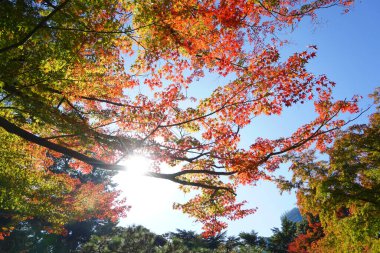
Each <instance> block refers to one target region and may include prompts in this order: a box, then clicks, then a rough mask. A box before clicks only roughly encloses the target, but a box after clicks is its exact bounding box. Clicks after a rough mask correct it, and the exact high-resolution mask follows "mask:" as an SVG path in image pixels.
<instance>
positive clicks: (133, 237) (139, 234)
mask: <svg viewBox="0 0 380 253" xmlns="http://www.w3.org/2000/svg"><path fill="white" fill-rule="evenodd" d="M165 242H166V241H165V240H164V239H163V238H162V237H159V236H157V235H155V234H154V233H152V232H150V231H149V230H148V229H146V228H144V227H142V226H133V227H128V228H118V227H116V228H115V229H114V231H113V232H112V233H111V234H108V235H106V236H102V237H100V236H96V235H95V236H92V237H91V240H90V241H89V242H88V243H86V244H85V245H84V246H83V249H82V250H81V252H104V253H107V252H110V253H111V252H112V253H113V252H115V253H116V252H136V253H145V252H159V251H157V250H158V249H159V248H160V246H162V245H163V244H164V243H165Z"/></svg>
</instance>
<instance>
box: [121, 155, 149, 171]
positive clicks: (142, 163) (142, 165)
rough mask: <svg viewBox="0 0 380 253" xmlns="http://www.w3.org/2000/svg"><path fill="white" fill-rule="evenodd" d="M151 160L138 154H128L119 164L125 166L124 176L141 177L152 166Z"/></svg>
mask: <svg viewBox="0 0 380 253" xmlns="http://www.w3.org/2000/svg"><path fill="white" fill-rule="evenodd" d="M152 163H153V161H152V160H150V159H149V158H148V157H146V156H144V155H140V154H135V155H131V156H129V157H128V158H127V159H125V160H122V161H121V162H120V163H119V164H120V165H123V166H124V167H125V169H126V170H125V173H124V174H126V175H125V176H128V177H141V176H143V175H144V174H145V173H146V172H148V171H149V170H150V168H151V167H152Z"/></svg>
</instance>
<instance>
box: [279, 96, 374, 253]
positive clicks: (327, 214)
mask: <svg viewBox="0 0 380 253" xmlns="http://www.w3.org/2000/svg"><path fill="white" fill-rule="evenodd" d="M372 96H373V97H374V98H375V102H376V103H378V101H379V97H380V96H379V92H378V90H377V91H376V92H375V93H374V94H373V95H372ZM379 109H380V107H378V108H377V109H376V111H375V113H373V114H372V115H371V116H370V121H369V123H368V124H361V125H353V126H351V127H349V128H348V129H347V130H345V131H341V132H340V133H339V134H338V136H337V138H336V140H335V142H334V145H333V147H331V148H329V149H328V150H327V151H326V154H327V155H328V156H329V161H328V162H327V161H316V159H315V153H314V152H313V151H309V152H305V153H304V154H302V155H299V156H297V157H293V159H292V162H293V165H292V171H293V173H294V175H293V178H292V180H291V181H287V180H285V179H283V178H280V179H279V180H278V182H279V185H280V187H281V189H282V190H289V189H296V191H297V199H298V206H299V207H300V209H301V211H302V212H303V213H307V212H309V213H311V214H313V215H318V217H319V219H320V222H319V221H318V222H311V223H310V224H311V225H309V227H310V231H309V232H307V233H304V234H303V235H301V236H300V237H299V238H297V239H296V240H295V242H294V244H293V246H292V247H295V248H296V250H295V251H293V252H296V251H297V249H300V248H299V247H300V246H302V247H303V248H304V252H330V251H331V252H335V251H347V252H376V251H379V249H380V244H379V237H378V236H379V231H380V219H379V217H380V213H379V212H380V209H379V207H380V174H379V171H380V170H379V166H380V156H379V155H380V153H379V147H380V135H379V134H380V131H379V130H380V129H379V126H380V124H379V123H380V113H379ZM321 234H324V236H322V235H321ZM297 245H298V246H297ZM296 246H297V247H296ZM297 252H302V251H297Z"/></svg>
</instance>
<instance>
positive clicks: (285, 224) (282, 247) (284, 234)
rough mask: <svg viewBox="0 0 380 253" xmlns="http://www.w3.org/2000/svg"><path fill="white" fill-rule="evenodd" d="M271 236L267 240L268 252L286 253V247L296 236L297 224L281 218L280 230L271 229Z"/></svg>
mask: <svg viewBox="0 0 380 253" xmlns="http://www.w3.org/2000/svg"><path fill="white" fill-rule="evenodd" d="M272 232H273V235H272V236H271V237H270V238H269V242H268V247H267V248H268V250H269V251H270V252H276V253H282V252H284V253H286V252H288V245H289V243H291V242H292V241H293V240H294V238H295V237H296V234H297V224H296V223H295V222H292V221H290V220H288V219H287V218H286V217H282V218H281V229H279V228H273V229H272Z"/></svg>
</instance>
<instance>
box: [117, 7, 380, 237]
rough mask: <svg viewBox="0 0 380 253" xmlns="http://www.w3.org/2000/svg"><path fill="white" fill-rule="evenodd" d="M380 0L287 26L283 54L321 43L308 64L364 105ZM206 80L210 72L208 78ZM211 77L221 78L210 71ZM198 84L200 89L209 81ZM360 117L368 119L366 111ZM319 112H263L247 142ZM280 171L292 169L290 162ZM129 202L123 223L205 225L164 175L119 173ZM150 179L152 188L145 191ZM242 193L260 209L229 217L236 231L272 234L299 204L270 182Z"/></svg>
mask: <svg viewBox="0 0 380 253" xmlns="http://www.w3.org/2000/svg"><path fill="white" fill-rule="evenodd" d="M379 13H380V1H376V0H372V1H371V0H367V1H362V2H359V1H357V2H356V3H355V4H354V6H353V8H352V10H351V11H350V12H349V13H348V14H344V15H343V14H342V10H341V9H339V8H330V9H324V10H321V11H319V16H318V20H317V22H316V23H312V22H310V20H304V21H303V22H302V23H301V24H300V25H299V26H298V27H297V28H296V29H295V30H294V31H293V32H291V33H290V32H282V33H281V34H279V36H280V37H281V38H286V39H288V40H289V42H290V43H289V44H288V45H286V46H285V47H284V48H283V49H282V51H281V52H282V55H283V57H286V56H287V55H289V54H291V53H292V52H296V51H301V50H304V49H305V48H306V47H307V46H308V45H316V46H317V47H318V52H317V57H316V58H315V59H314V60H312V61H311V62H310V64H309V65H308V69H309V70H310V71H311V72H313V73H315V74H316V75H318V74H326V75H327V76H328V77H329V79H330V80H332V81H334V82H336V83H337V85H336V87H335V89H334V97H335V98H337V99H344V98H351V97H352V96H353V95H356V94H357V95H362V96H363V100H362V101H361V103H360V105H361V107H362V108H365V107H366V106H368V105H369V104H370V103H371V101H370V100H369V99H368V97H367V95H368V94H369V93H371V92H372V91H373V90H374V89H375V87H378V86H380V46H379V45H380V43H379V41H380V15H379ZM206 80H207V78H206ZM210 80H211V81H217V78H214V77H210ZM204 82H206V81H203V83H199V84H196V87H198V88H197V89H198V91H199V92H203V90H202V89H203V88H202V87H205V86H207V83H204ZM368 114H369V113H367V114H366V115H364V116H362V117H361V118H360V119H359V120H358V121H357V122H358V123H359V122H366V120H367V116H368ZM313 118H314V114H313V108H312V107H311V106H309V105H305V106H302V105H296V106H293V107H292V108H290V109H287V110H285V111H284V113H283V115H282V116H280V117H273V116H271V117H261V118H259V119H258V120H257V121H255V122H254V124H255V125H254V126H251V127H247V128H246V129H244V131H243V132H242V145H243V146H244V145H249V144H250V143H252V142H253V140H254V139H255V138H256V137H257V136H262V137H269V138H276V137H280V136H287V135H289V134H290V133H291V132H292V131H294V130H296V129H297V128H298V127H299V126H301V125H302V124H304V123H306V122H308V121H310V120H311V119H313ZM278 173H284V174H288V172H287V170H286V168H284V167H283V168H282V169H280V171H279V172H278ZM117 180H118V181H119V182H120V183H121V184H122V185H124V186H123V187H122V189H123V191H124V192H125V195H126V196H127V200H128V202H129V203H130V204H131V205H132V210H131V212H130V214H129V216H128V217H127V218H126V219H124V220H123V221H122V222H121V225H130V224H141V225H144V226H145V227H147V228H149V229H151V230H152V231H154V232H156V233H165V232H168V231H173V230H175V229H176V228H180V229H188V230H196V231H197V232H200V225H199V224H195V223H194V222H193V220H192V219H190V218H188V217H187V216H186V215H183V214H182V213H180V212H179V211H174V210H172V208H171V207H172V203H173V202H175V201H179V202H183V201H184V199H185V198H186V197H185V196H184V195H183V193H181V192H180V191H179V190H177V186H176V185H175V184H174V183H171V182H163V181H162V180H160V179H154V178H143V177H140V179H136V178H133V179H132V177H128V176H126V177H119V179H117ZM147 185H149V186H150V187H149V188H150V189H152V190H149V191H146V190H145V189H146V188H147ZM238 197H239V199H242V200H243V199H245V200H247V201H248V202H249V206H251V207H258V210H257V212H256V213H255V214H253V215H250V216H249V217H246V218H245V219H243V220H239V221H234V222H230V223H229V228H228V234H229V235H236V234H238V233H240V232H242V231H251V230H252V229H254V230H255V231H256V232H258V233H259V234H260V235H261V236H270V235H271V228H273V227H279V226H280V216H281V215H282V214H283V213H284V212H286V211H288V210H290V209H292V208H293V207H295V206H296V198H295V196H294V194H288V193H284V194H283V195H280V193H279V191H278V190H277V188H276V187H275V186H274V185H273V184H271V183H268V182H259V183H258V184H257V186H256V187H242V188H240V189H239V190H238Z"/></svg>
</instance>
